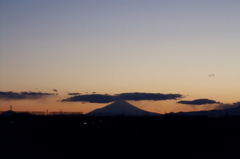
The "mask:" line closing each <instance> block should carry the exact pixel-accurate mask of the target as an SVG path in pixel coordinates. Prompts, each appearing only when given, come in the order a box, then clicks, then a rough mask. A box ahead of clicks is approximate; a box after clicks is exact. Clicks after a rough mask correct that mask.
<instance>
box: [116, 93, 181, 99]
mask: <svg viewBox="0 0 240 159" xmlns="http://www.w3.org/2000/svg"><path fill="white" fill-rule="evenodd" d="M118 97H119V98H121V99H124V100H133V101H140V100H156V101H157V100H170V99H175V100H176V99H178V98H183V96H182V95H181V94H162V93H138V92H135V93H121V94H119V95H118Z"/></svg>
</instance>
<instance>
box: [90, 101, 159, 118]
mask: <svg viewBox="0 0 240 159" xmlns="http://www.w3.org/2000/svg"><path fill="white" fill-rule="evenodd" d="M86 115H89V116H119V115H123V116H160V115H162V114H158V113H152V112H148V111H145V110H142V109H140V108H137V107H135V106H134V105H132V104H130V103H128V102H126V101H124V100H121V101H116V102H114V103H112V104H109V105H107V106H105V107H103V108H99V109H95V110H93V111H91V112H89V113H87V114H86Z"/></svg>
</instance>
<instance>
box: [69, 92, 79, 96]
mask: <svg viewBox="0 0 240 159" xmlns="http://www.w3.org/2000/svg"><path fill="white" fill-rule="evenodd" d="M68 95H69V96H78V95H81V93H68Z"/></svg>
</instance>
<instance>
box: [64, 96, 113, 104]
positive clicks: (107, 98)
mask: <svg viewBox="0 0 240 159" xmlns="http://www.w3.org/2000/svg"><path fill="white" fill-rule="evenodd" d="M115 98H116V97H115V96H111V95H101V94H89V95H88V94H87V95H78V96H74V97H70V98H67V99H63V100H62V102H90V103H109V102H113V101H115V100H116V99H115Z"/></svg>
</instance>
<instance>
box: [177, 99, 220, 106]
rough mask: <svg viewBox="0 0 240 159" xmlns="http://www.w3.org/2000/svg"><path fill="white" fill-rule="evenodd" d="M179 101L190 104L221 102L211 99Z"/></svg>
mask: <svg viewBox="0 0 240 159" xmlns="http://www.w3.org/2000/svg"><path fill="white" fill-rule="evenodd" d="M177 103H181V104H188V105H203V104H220V102H216V101H214V100H210V99H195V100H192V101H187V100H182V101H179V102H177Z"/></svg>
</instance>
